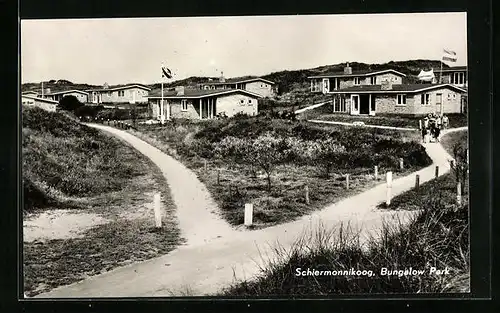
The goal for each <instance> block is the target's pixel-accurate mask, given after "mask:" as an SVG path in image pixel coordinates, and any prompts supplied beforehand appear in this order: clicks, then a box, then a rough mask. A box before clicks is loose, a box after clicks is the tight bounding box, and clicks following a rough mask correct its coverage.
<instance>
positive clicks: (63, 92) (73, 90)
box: [45, 89, 89, 96]
mask: <svg viewBox="0 0 500 313" xmlns="http://www.w3.org/2000/svg"><path fill="white" fill-rule="evenodd" d="M72 92H78V93H83V94H85V95H88V94H89V93H88V92H85V91H81V90H77V89H70V90H61V91H54V92H49V93H46V94H45V95H46V96H49V95H61V94H65V93H72Z"/></svg>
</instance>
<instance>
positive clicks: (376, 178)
mask: <svg viewBox="0 0 500 313" xmlns="http://www.w3.org/2000/svg"><path fill="white" fill-rule="evenodd" d="M375 180H378V166H377V165H375Z"/></svg>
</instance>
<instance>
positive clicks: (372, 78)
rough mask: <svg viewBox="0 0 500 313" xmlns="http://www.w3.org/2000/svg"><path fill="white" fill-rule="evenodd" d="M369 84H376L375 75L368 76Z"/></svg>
mask: <svg viewBox="0 0 500 313" xmlns="http://www.w3.org/2000/svg"><path fill="white" fill-rule="evenodd" d="M370 84H372V85H376V84H377V76H372V77H370Z"/></svg>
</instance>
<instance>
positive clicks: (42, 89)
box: [42, 80, 43, 98]
mask: <svg viewBox="0 0 500 313" xmlns="http://www.w3.org/2000/svg"><path fill="white" fill-rule="evenodd" d="M42 98H43V80H42Z"/></svg>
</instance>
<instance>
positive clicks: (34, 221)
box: [23, 210, 108, 242]
mask: <svg viewBox="0 0 500 313" xmlns="http://www.w3.org/2000/svg"><path fill="white" fill-rule="evenodd" d="M107 222H108V220H107V219H105V218H103V217H101V216H99V215H97V214H92V213H84V212H79V211H75V210H54V211H47V212H42V213H35V214H28V215H27V216H25V217H24V221H23V241H24V242H33V241H46V240H51V239H70V238H77V237H81V236H82V235H83V233H84V232H85V231H86V230H87V229H89V228H91V227H93V226H96V225H101V224H105V223H107Z"/></svg>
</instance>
